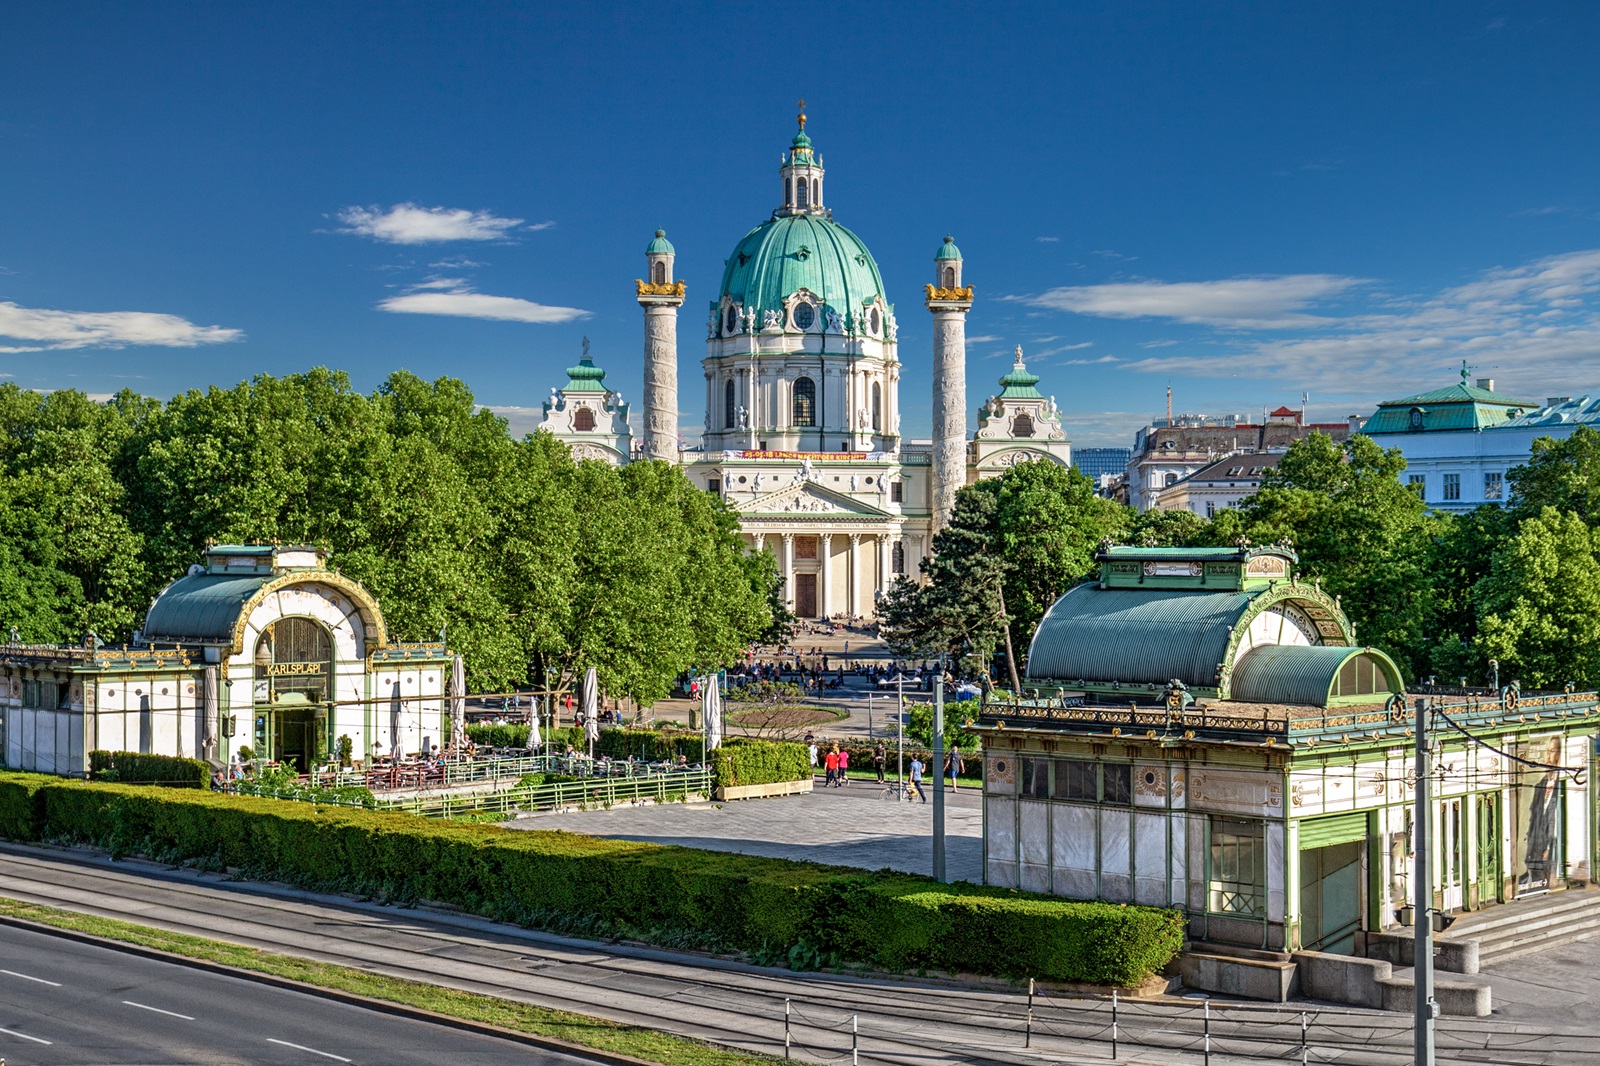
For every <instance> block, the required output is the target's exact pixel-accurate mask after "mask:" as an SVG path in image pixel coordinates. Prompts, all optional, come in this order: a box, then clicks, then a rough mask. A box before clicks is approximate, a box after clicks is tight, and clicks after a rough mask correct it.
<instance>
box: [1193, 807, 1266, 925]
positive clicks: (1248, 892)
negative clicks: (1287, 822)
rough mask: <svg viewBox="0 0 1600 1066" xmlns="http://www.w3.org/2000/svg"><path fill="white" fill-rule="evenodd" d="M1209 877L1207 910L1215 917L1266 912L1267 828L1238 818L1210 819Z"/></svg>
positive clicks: (1257, 915) (1259, 914)
mask: <svg viewBox="0 0 1600 1066" xmlns="http://www.w3.org/2000/svg"><path fill="white" fill-rule="evenodd" d="M1210 829H1211V853H1210V874H1209V877H1208V879H1207V880H1208V889H1209V891H1208V892H1207V900H1206V909H1207V910H1209V911H1211V912H1212V913H1214V914H1246V915H1252V916H1255V917H1260V916H1262V915H1264V914H1265V913H1266V898H1267V871H1266V850H1267V849H1266V826H1265V824H1264V823H1262V822H1247V821H1242V820H1240V819H1237V818H1223V817H1220V816H1217V815H1212V817H1211V825H1210Z"/></svg>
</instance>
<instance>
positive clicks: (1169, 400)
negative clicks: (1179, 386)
mask: <svg viewBox="0 0 1600 1066" xmlns="http://www.w3.org/2000/svg"><path fill="white" fill-rule="evenodd" d="M1167 428H1168V429H1171V428H1172V386H1171V385H1168V386H1167Z"/></svg>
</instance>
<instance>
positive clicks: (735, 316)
mask: <svg viewBox="0 0 1600 1066" xmlns="http://www.w3.org/2000/svg"><path fill="white" fill-rule="evenodd" d="M728 332H729V333H738V332H739V309H738V308H737V307H735V306H733V305H732V304H729V305H728Z"/></svg>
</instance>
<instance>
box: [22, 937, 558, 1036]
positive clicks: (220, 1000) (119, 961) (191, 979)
mask: <svg viewBox="0 0 1600 1066" xmlns="http://www.w3.org/2000/svg"><path fill="white" fill-rule="evenodd" d="M0 1059H3V1060H4V1061H5V1063H6V1066H56V1064H60V1066H111V1064H114V1063H115V1064H129V1066H134V1064H138V1066H155V1064H158V1063H159V1064H166V1063H197V1064H198V1063H204V1064H207V1066H213V1064H216V1066H221V1064H229V1066H231V1064H235V1063H240V1064H244V1063H248V1064H250V1066H304V1064H308V1063H320V1064H322V1066H331V1064H334V1063H356V1064H372V1066H379V1064H381V1066H409V1064H412V1063H415V1064H418V1066H421V1064H424V1063H426V1064H428V1066H438V1064H440V1063H452V1064H461V1066H490V1064H495V1066H498V1064H501V1063H505V1064H508V1066H509V1064H511V1063H517V1064H527V1063H538V1064H541V1066H542V1064H549V1066H567V1064H573V1066H578V1064H580V1063H584V1062H585V1061H586V1060H583V1059H577V1058H572V1057H568V1056H564V1055H557V1054H552V1053H550V1052H545V1051H541V1050H539V1049H538V1048H531V1047H528V1046H526V1045H523V1044H518V1043H514V1042H511V1041H504V1040H496V1039H494V1038H493V1037H488V1036H480V1035H477V1034H475V1033H467V1032H462V1031H460V1030H456V1029H450V1028H446V1027H443V1026H435V1025H429V1024H427V1023H426V1022H420V1021H412V1020H409V1019H406V1018H398V1017H395V1016H393V1015H388V1014H383V1013H379V1012H376V1011H368V1010H362V1009H361V1008H360V1007H355V1006H350V1005H348V1004H344V1003H338V1002H334V1001H331V1000H326V999H321V998H319V997H317V996H311V995H305V994H302V993H298V992H292V991H288V990H286V989H280V988H273V987H271V986H267V985H260V984H256V983H255V982H253V981H245V980H241V979H239V978H235V977H226V976H222V975H218V974H211V973H205V972H203V971H200V970H194V969H190V968H189V967H186V966H179V965H174V964H172V963H168V962H161V961H158V960H154V959H144V958H139V957H138V956H134V955H127V954H124V953H122V952H120V951H115V950H112V949H109V948H101V947H97V946H94V945H91V944H83V943H78V942H75V941H71V940H64V939H61V938H59V937H53V936H49V935H47V934H42V933H34V932H30V931H27V930H23V929H16V928H7V929H5V930H4V932H3V935H0Z"/></svg>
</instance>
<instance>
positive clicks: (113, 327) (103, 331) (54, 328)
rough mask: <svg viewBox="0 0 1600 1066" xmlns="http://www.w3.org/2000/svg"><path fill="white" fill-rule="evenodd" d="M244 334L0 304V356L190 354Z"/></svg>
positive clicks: (168, 318)
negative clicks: (132, 351)
mask: <svg viewBox="0 0 1600 1066" xmlns="http://www.w3.org/2000/svg"><path fill="white" fill-rule="evenodd" d="M243 337H244V331H242V330H237V329H226V328H224V327H222V326H197V325H195V324H194V323H193V322H190V321H189V320H188V319H185V318H179V317H178V316H177V315H165V314H160V313H158V312H154V311H52V310H47V309H45V308H39V307H22V306H21V305H19V304H15V303H12V302H10V301H0V339H5V340H10V341H20V342H22V343H20V344H6V345H0V352H44V351H59V350H61V349H66V348H126V347H129V346H134V345H151V346H156V347H162V348H194V347H197V346H199V345H202V344H223V343H226V342H228V341H236V340H241V339H243Z"/></svg>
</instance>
